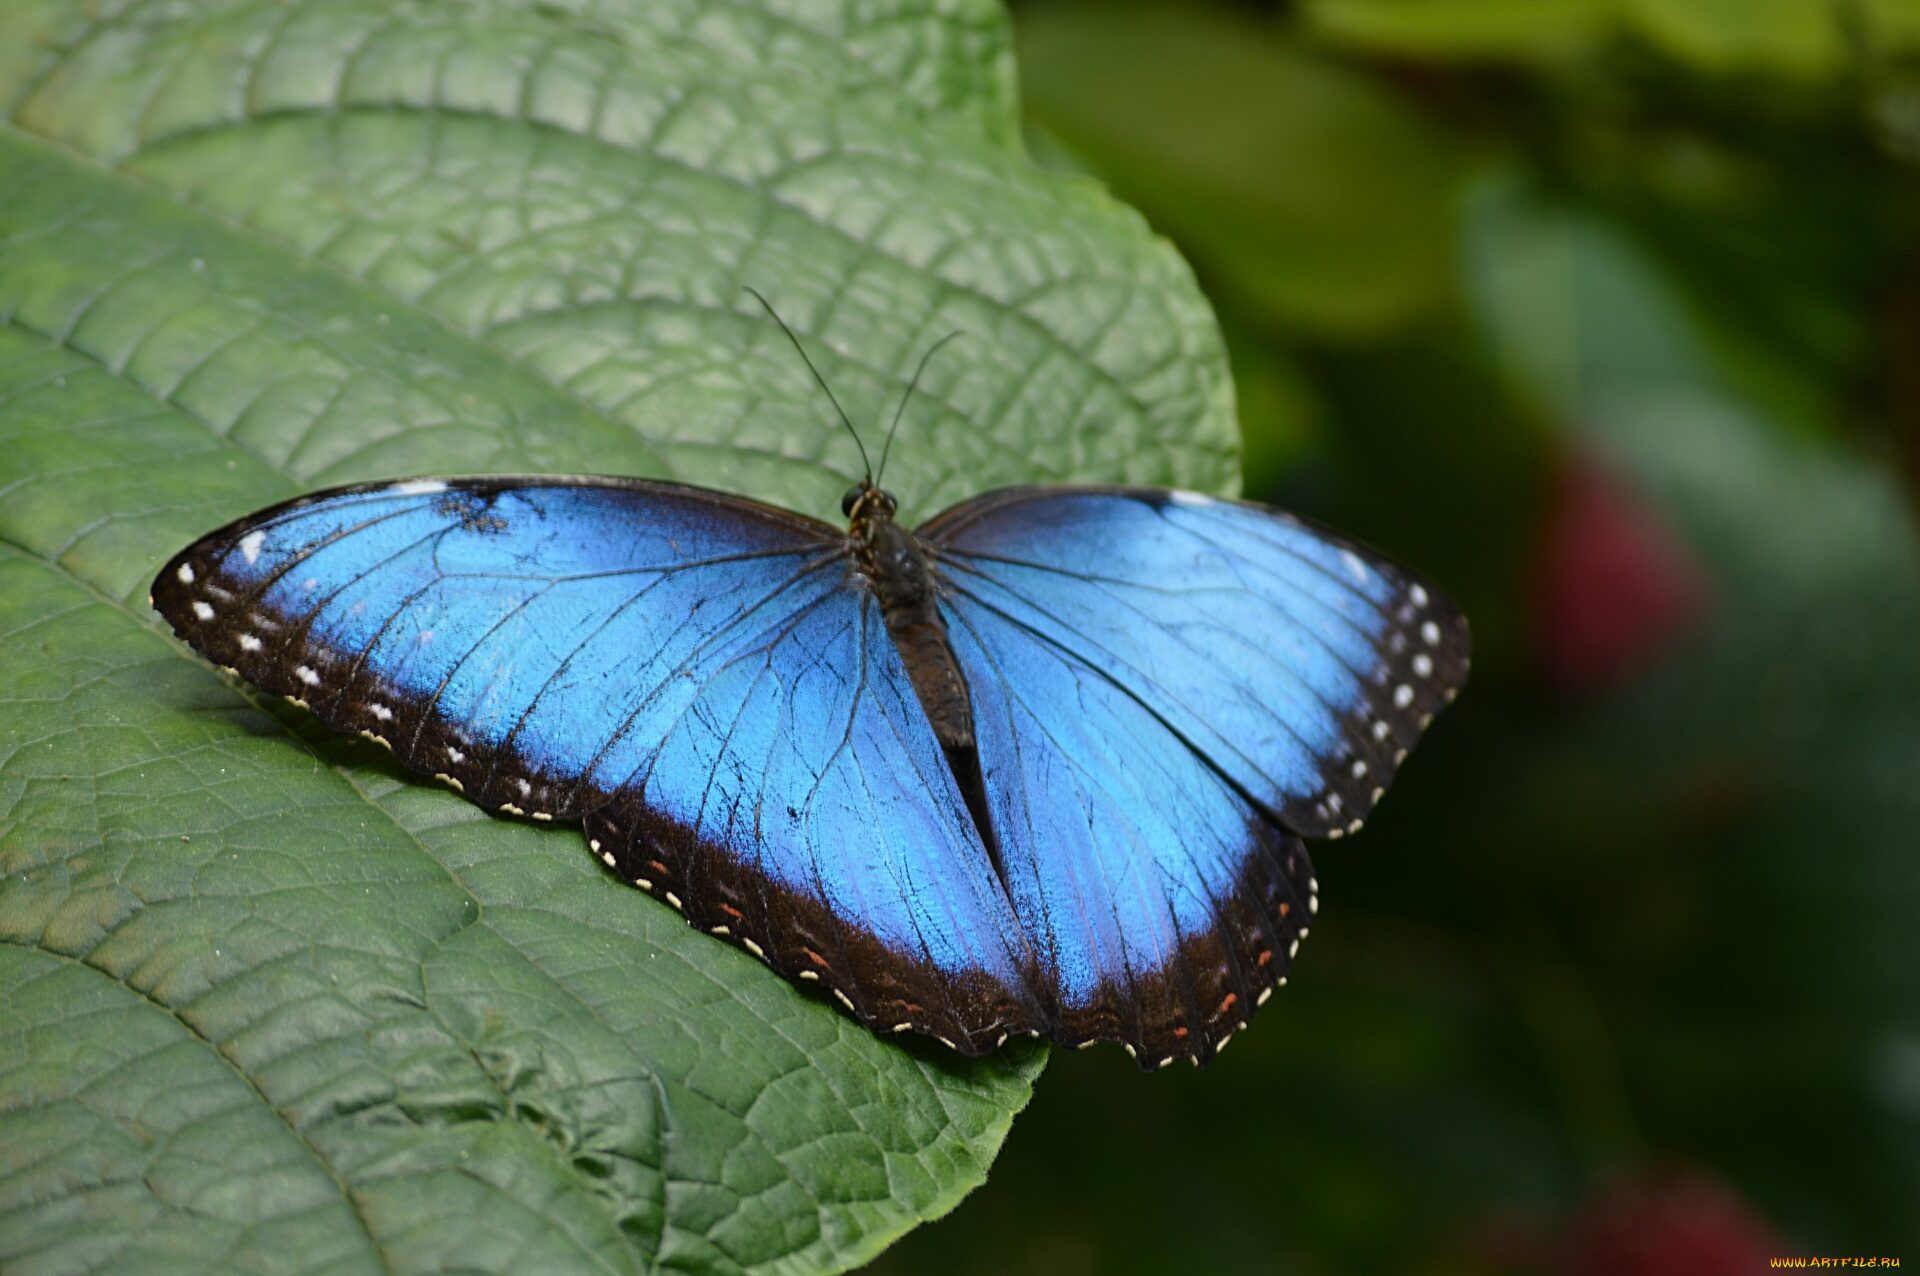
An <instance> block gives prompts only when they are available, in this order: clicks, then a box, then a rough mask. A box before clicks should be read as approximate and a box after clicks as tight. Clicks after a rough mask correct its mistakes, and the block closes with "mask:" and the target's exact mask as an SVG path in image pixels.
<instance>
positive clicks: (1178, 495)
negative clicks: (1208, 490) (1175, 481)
mask: <svg viewBox="0 0 1920 1276" xmlns="http://www.w3.org/2000/svg"><path fill="white" fill-rule="evenodd" d="M1167 499H1168V500H1170V501H1172V502H1173V503H1174V504H1175V505H1211V504H1213V498H1212V497H1211V496H1202V495H1201V494H1200V493H1198V492H1183V491H1181V490H1180V489H1178V488H1175V489H1174V490H1173V491H1171V492H1168V493H1167Z"/></svg>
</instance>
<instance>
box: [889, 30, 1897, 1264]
mask: <svg viewBox="0 0 1920 1276" xmlns="http://www.w3.org/2000/svg"><path fill="white" fill-rule="evenodd" d="M1015 19H1016V23H1017V26H1018V29H1019V39H1020V45H1019V53H1020V74H1021V92H1022V95H1023V100H1024V102H1025V104H1026V108H1027V113H1028V126H1029V137H1028V142H1029V146H1030V148H1031V149H1032V150H1033V152H1034V154H1035V155H1036V156H1037V157H1038V158H1040V159H1041V160H1042V162H1044V163H1047V164H1049V165H1050V166H1054V167H1057V168H1061V169H1064V170H1069V171H1076V172H1081V173H1086V174H1090V175H1093V176H1095V177H1097V178H1098V179H1099V180H1100V181H1102V182H1104V183H1106V184H1107V185H1108V186H1109V187H1110V188H1111V189H1112V190H1113V191H1114V192H1115V193H1116V194H1117V195H1119V196H1120V197H1121V198H1123V199H1125V200H1127V201H1128V202H1130V203H1132V204H1133V205H1134V206H1136V207H1137V208H1139V209H1140V210H1141V211H1142V212H1143V213H1144V214H1145V215H1146V216H1147V218H1148V219H1149V220H1150V221H1151V222H1152V224H1153V225H1154V226H1155V228H1156V229H1158V230H1159V231H1161V232H1162V233H1163V234H1165V235H1167V236H1168V237H1170V238H1171V239H1173V240H1174V241H1175V242H1176V243H1177V244H1178V245H1179V246H1180V248H1181V250H1182V251H1183V252H1184V253H1185V255H1186V256H1187V258H1188V259H1189V260H1190V261H1191V262H1192V263H1193V265H1194V268H1195V270H1196V271H1197V273H1198V274H1199V277H1200V280H1201V282H1202V284H1203V286H1204V287H1205V288H1206V290H1207V291H1208V293H1209V295H1210V296H1211V297H1212V299H1213V301H1214V304H1215V305H1216V307H1217V308H1218V311H1219V314H1220V319H1221V323H1222V325H1223V327H1224V329H1225V331H1226V334H1227V337H1228V341H1229V343H1230V346H1231V348H1232V353H1233V359H1234V371H1235V377H1236V381H1237V384H1238V388H1239V396H1240V414H1241V421H1242V425H1243V429H1244V432H1245V436H1246V493H1247V495H1249V496H1253V497H1258V498H1261V499H1267V500H1271V501H1275V502H1277V503H1280V504H1284V505H1287V506H1291V507H1293V508H1295V509H1298V510H1301V511H1304V512H1307V513H1311V514H1314V515H1317V516H1320V517H1322V518H1326V519H1329V520H1331V521H1333V522H1335V523H1337V524H1338V525H1340V526H1342V527H1343V528H1346V529H1349V530H1351V531H1354V532H1356V533H1358V534H1360V535H1361V536H1363V537H1365V538H1367V539H1368V540H1370V541H1372V542H1373V543H1375V544H1377V545H1379V546H1380V547H1382V548H1384V549H1386V550H1387V551H1389V552H1391V553H1393V554H1394V555H1396V556H1398V557H1400V558H1403V559H1405V560H1406V561H1408V562H1410V563H1412V564H1415V565H1416V566H1418V567H1420V568H1421V569H1423V570H1425V571H1427V572H1428V573H1430V574H1432V575H1433V576H1434V577H1435V578H1436V579H1437V580H1439V581H1440V582H1441V583H1442V584H1443V585H1445V586H1446V587H1447V588H1448V589H1449V590H1451V591H1452V592H1453V593H1454V594H1455V596H1456V597H1457V598H1458V599H1459V600H1460V601H1461V603H1462V604H1463V605H1464V606H1465V608H1466V610H1467V612H1468V614H1469V615H1470V616H1471V618H1472V620H1473V623H1474V626H1475V635H1476V645H1477V650H1476V660H1475V667H1474V676H1473V681H1472V682H1471V683H1470V684H1469V686H1468V689H1467V692H1466V694H1465V695H1464V696H1463V697H1462V698H1461V700H1460V702H1459V703H1458V704H1457V705H1456V706H1455V707H1454V708H1453V709H1452V710H1451V711H1450V712H1449V713H1448V714H1447V715H1445V716H1444V717H1443V718H1442V719H1441V720H1440V721H1439V723H1437V724H1436V726H1435V728H1434V730H1433V731H1432V732H1431V733H1430V735H1429V738H1428V741H1427V743H1426V744H1424V745H1423V746H1422V748H1421V750H1420V751H1419V753H1418V754H1417V755H1416V757H1415V758H1414V759H1413V760H1412V762H1411V763H1410V765H1409V766H1408V768H1407V769H1406V771H1405V772H1404V773H1403V776H1402V778H1401V780H1400V782H1399V783H1398V784H1397V785H1396V787H1395V788H1394V791H1393V793H1392V794H1391V795H1390V797H1389V798H1388V799H1387V800H1386V801H1385V802H1384V803H1383V805H1382V807H1381V811H1380V814H1379V816H1378V818H1377V819H1375V820H1374V821H1373V822H1371V823H1370V824H1369V826H1368V828H1367V830H1366V832H1365V833H1364V834H1363V835H1362V836H1361V837H1360V838H1358V839H1356V840H1354V841H1347V842H1341V843H1337V844H1321V845H1319V846H1318V847H1316V862H1317V864H1318V867H1319V877H1320V883H1321V893H1322V905H1323V907H1322V910H1321V914H1320V918H1319V921H1318V922H1317V923H1316V925H1315V927H1314V931H1313V936H1312V938H1311V939H1310V940H1309V941H1308V943H1307V945H1306V946H1305V947H1304V948H1303V949H1302V952H1301V955H1300V959H1299V962H1298V964H1297V966H1296V973H1295V978H1294V980H1293V982H1292V985H1291V986H1290V987H1289V988H1288V989H1286V990H1284V991H1283V993H1282V994H1281V995H1279V996H1277V997H1275V998H1274V999H1273V1001H1271V1002H1270V1003H1269V1004H1268V1006H1267V1008H1266V1009H1265V1010H1264V1011H1263V1012H1262V1013H1261V1014H1260V1015H1259V1017H1258V1018H1257V1020H1256V1021H1255V1024H1254V1027H1253V1029H1252V1031H1250V1032H1248V1033H1245V1034H1242V1035H1241V1036H1239V1037H1236V1038H1235V1040H1234V1048H1233V1049H1232V1050H1231V1051H1230V1052H1228V1053H1227V1054H1226V1055H1224V1056H1223V1057H1222V1058H1221V1060H1220V1061H1219V1062H1218V1063H1217V1064H1216V1065H1214V1066H1213V1067H1211V1068H1209V1069H1207V1070H1206V1071H1205V1072H1203V1073H1196V1072H1194V1071H1192V1070H1190V1069H1182V1070H1180V1071H1178V1072H1172V1071H1169V1072H1167V1073H1162V1074H1157V1075H1153V1076H1143V1075H1141V1074H1140V1073H1139V1072H1138V1071H1137V1070H1136V1069H1135V1068H1134V1066H1133V1065H1132V1063H1131V1062H1130V1061H1129V1060H1128V1059H1127V1057H1126V1056H1125V1055H1124V1054H1123V1053H1122V1052H1121V1051H1119V1050H1118V1049H1096V1050H1091V1051H1087V1052H1085V1053H1073V1054H1069V1053H1057V1054H1056V1056H1055V1058H1054V1061H1053V1062H1052V1064H1051V1065H1050V1066H1049V1068H1048V1070H1047V1073H1046V1075H1045V1078H1044V1079H1043V1081H1042V1082H1041V1084H1040V1087H1039V1090H1038V1093H1037V1095H1036V1097H1035V1099H1034V1101H1033V1104H1032V1106H1031V1107H1030V1108H1029V1109H1028V1110H1027V1112H1026V1113H1025V1114H1024V1115H1022V1116H1021V1117H1020V1118H1019V1120H1018V1121H1017V1122H1016V1123H1015V1126H1014V1130H1013V1133H1012V1135H1011V1137H1010V1138H1009V1140H1008V1142H1007V1145H1006V1149H1005V1151H1004V1152H1003V1154H1002V1155H1001V1157H1000V1159H999V1161H998V1163H997V1164H996V1165H995V1167H994V1170H993V1173H992V1176H991V1179H990V1181H989V1182H988V1184H987V1186H985V1187H984V1188H982V1189H981V1190H980V1191H978V1192H976V1193H975V1194H974V1195H973V1196H972V1197H971V1198H969V1199H968V1200H967V1201H966V1202H965V1203H964V1204H962V1205H961V1206H960V1208H959V1209H958V1210H957V1211H955V1212H954V1213H953V1214H952V1215H950V1216H949V1217H948V1218H946V1219H945V1220H942V1221H941V1222H938V1223H935V1224H932V1225H930V1226H927V1227H923V1228H921V1229H920V1230H919V1231H917V1232H915V1233H913V1234H911V1235H910V1236H908V1237H907V1238H906V1239H905V1240H904V1241H903V1242H901V1243H900V1244H899V1245H898V1246H897V1247H895V1248H894V1249H893V1250H892V1251H890V1252H889V1253H888V1254H887V1255H886V1256H884V1257H883V1258H882V1259H881V1260H880V1261H879V1262H878V1263H876V1264H875V1265H874V1266H873V1268H872V1269H871V1270H872V1271H873V1272H875V1273H888V1274H894V1273H928V1274H943V1273H956V1274H958V1273H996V1274H1007V1276H1020V1274H1022V1273H1060V1274H1062V1276H1075V1274H1078V1273H1104V1272H1329V1273H1347V1272H1353V1273H1374V1272H1396V1273H1398V1272H1410V1273H1423V1274H1430V1276H1438V1274H1440V1273H1457V1274H1459V1276H1467V1274H1469V1273H1515V1274H1517V1273H1535V1272H1579V1273H1587V1272H1592V1273H1609V1274H1614V1273H1618V1274H1622V1276H1634V1274H1635V1273H1655V1272H1660V1273H1667V1272H1672V1273H1676V1274H1677V1273H1682V1272H1686V1273H1717V1272H1722V1271H1724V1272H1745V1271H1750V1270H1756V1269H1763V1268H1764V1267H1765V1266H1766V1259H1767V1257H1769V1256H1772V1255H1777V1254H1822V1255H1846V1256H1882V1257H1904V1258H1906V1259H1908V1260H1910V1261H1914V1262H1920V1243H1916V1242H1920V996H1917V995H1916V993H1917V991H1920V990H1917V989H1916V975H1917V974H1920V960H1916V959H1917V958H1920V951H1917V950H1920V907H1916V903H1917V902H1920V899H1917V892H1916V886H1920V818H1916V816H1920V629H1917V628H1916V623H1917V622H1920V554H1916V543H1915V536H1914V523H1913V518H1912V498H1913V494H1914V491H1915V480H1916V476H1920V256H1917V255H1916V245H1917V241H1920V220H1916V211H1920V205H1917V202H1916V183H1915V178H1916V171H1917V170H1916V164H1920V6H1915V5H1912V4H1909V3H1907V2H1906V0H1863V2H1860V3H1845V4H1842V3H1827V0H1778V2H1777V3H1771V4H1760V3H1751V4H1738V3H1736V4H1727V3H1714V2H1713V0H1671V2H1670V3H1663V4H1658V5H1646V4H1630V3H1627V2H1626V0H1620V2H1619V3H1608V2H1607V0H1534V2H1533V3H1516V2H1515V0H1322V2H1320V3H1315V4H1308V5H1302V6H1287V5H1282V6H1278V7H1276V6H1272V5H1248V6H1243V7H1240V8H1221V7H1199V6H1188V5H1164V4H1163V5H1160V6H1156V7H1139V6H1126V5H1102V6H1098V7H1089V6H1085V5H1072V6H1069V5H1066V4H1062V3H1044V2H1034V3H1027V4H1023V5H1021V6H1019V7H1018V8H1017V9H1016V11H1015Z"/></svg>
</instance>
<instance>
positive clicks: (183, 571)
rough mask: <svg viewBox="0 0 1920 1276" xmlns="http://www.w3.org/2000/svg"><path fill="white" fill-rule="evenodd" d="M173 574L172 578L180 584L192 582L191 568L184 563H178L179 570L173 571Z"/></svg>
mask: <svg viewBox="0 0 1920 1276" xmlns="http://www.w3.org/2000/svg"><path fill="white" fill-rule="evenodd" d="M173 575H174V578H175V579H176V580H178V581H179V582H180V583H181V584H182V585H191V584H193V568H191V567H189V566H188V565H187V564H185V563H182V564H180V570H179V571H177V572H175V573H174V574H173Z"/></svg>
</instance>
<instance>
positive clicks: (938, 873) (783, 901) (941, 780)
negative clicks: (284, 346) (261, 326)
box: [153, 478, 1039, 1052]
mask: <svg viewBox="0 0 1920 1276" xmlns="http://www.w3.org/2000/svg"><path fill="white" fill-rule="evenodd" d="M153 601H154V605H155V607H156V608H157V609H158V610H159V611H160V612H161V614H162V615H164V616H166V617H167V619H168V620H169V621H170V622H172V624H173V625H174V628H175V630H176V632H178V633H179V634H180V635H181V636H182V637H183V638H185V639H186V640H187V641H188V642H189V643H191V644H192V645H193V646H194V647H195V648H196V649H198V650H199V651H201V652H202V653H203V654H205V655H207V656H209V657H210V658H212V659H214V660H216V661H218V662H219V663H221V664H223V665H226V666H230V667H232V668H234V669H235V670H237V671H238V672H239V673H241V674H242V675H243V676H245V677H246V678H247V679H248V680H249V681H250V682H252V683H253V684H254V685H256V686H258V687H261V688H263V689H264V690H267V691H272V692H277V693H279V694H282V695H287V696H291V697H295V698H297V699H299V700H300V701H302V702H303V703H305V704H307V705H308V706H309V707H310V708H311V709H312V711H313V713H314V714H315V716H316V717H318V718H319V719H320V720H321V721H322V722H325V723H326V724H327V725H328V726H331V727H333V728H335V729H337V730H343V731H361V732H364V733H366V734H369V735H371V736H373V737H375V738H377V739H379V740H381V741H382V742H384V743H386V744H388V745H389V746H390V747H391V748H392V749H393V751H394V753H395V754H396V756H397V757H398V758H399V759H400V760H401V761H402V762H404V763H405V764H406V765H408V766H409V767H411V768H413V769H415V770H417V771H421V772H425V773H429V774H438V775H440V776H443V777H444V778H446V779H447V780H448V781H449V782H450V783H452V784H453V785H454V786H455V787H457V788H459V789H460V790H461V792H463V793H464V794H465V795H466V796H467V797H469V798H470V799H471V800H473V801H475V802H476V803H478V804H480V805H482V806H485V807H488V808H490V809H500V810H505V811H507V812H509V813H512V814H524V815H528V816H531V817H532V818H534V819H574V818H585V819H586V820H587V823H588V834H589V837H590V838H591V839H592V840H593V841H594V842H595V843H596V846H595V849H596V851H597V852H598V853H599V854H600V855H601V857H602V858H603V859H605V860H606V861H607V862H608V864H609V865H610V866H612V867H614V868H615V869H616V870H617V871H619V872H620V873H621V874H622V876H623V877H625V878H626V879H627V880H630V881H635V882H636V883H637V884H639V885H642V886H643V887H644V888H646V889H648V890H650V891H652V892H653V893H654V894H655V895H657V896H659V897H661V898H663V899H665V900H667V902H669V903H671V904H673V905H674V906H676V907H678V908H680V909H682V910H683V911H684V912H685V913H686V914H687V916H688V918H689V920H691V921H692V922H694V924H696V925H698V926H701V927H702V928H703V929H707V930H709V931H715V932H717V933H720V934H723V935H726V936H728V937H730V938H731V939H732V940H734V942H736V943H739V944H741V945H742V946H744V947H746V948H748V949H750V950H751V951H754V952H755V953H756V954H757V955H760V956H761V957H762V958H763V959H765V960H766V961H767V962H768V963H769V964H770V965H772V966H774V967H775V968H776V969H777V970H780V971H781V973H783V974H786V975H788V976H790V977H796V978H809V977H811V978H817V979H819V980H820V981H821V982H822V983H824V984H825V985H826V986H827V987H829V988H832V989H833V990H835V991H836V992H838V993H839V994H840V996H841V998H842V1000H844V1001H846V1002H847V1003H848V1004H849V1005H850V1006H851V1007H852V1008H853V1009H855V1011H856V1012H857V1013H859V1014H860V1015H861V1017H862V1018H863V1019H865V1020H866V1021H867V1022H869V1023H871V1024H874V1025H875V1026H878V1027H884V1028H893V1027H896V1026H899V1025H910V1026H913V1027H917V1028H920V1029H921V1030H923V1031H929V1032H932V1033H935V1034H936V1035H940V1036H943V1037H947V1038H948V1039H950V1040H953V1041H955V1042H956V1043H958V1044H961V1045H962V1046H963V1047H966V1048H970V1049H973V1050H975V1051H976V1052H977V1051H979V1050H985V1049H989V1048H991V1047H992V1046H993V1045H994V1044H996V1039H997V1037H998V1036H1000V1035H1002V1034H1004V1033H1005V1032H1007V1031H1018V1030H1022V1029H1026V1028H1029V1027H1035V1026H1038V1024H1039V1012H1038V1009H1037V1007H1036V1006H1035V1005H1034V1004H1033V1000H1032V997H1031V995H1030V994H1029V993H1028V991H1027V985H1026V979H1025V975H1024V974H1023V969H1022V965H1023V960H1024V959H1023V957H1022V955H1021V953H1022V949H1021V942H1022V941H1021V938H1020V935H1019V931H1018V928H1017V926H1016V925H1015V924H1014V923H1013V922H1012V921H1011V919H1010V916H1009V915H1008V910H1007V907H1006V904H1005V900H1004V896H1003V895H1002V894H1001V892H1000V891H999V890H998V887H997V884H996V883H995V882H994V881H993V880H992V874H991V867H990V864H989V861H988V859H987V856H986V853H985V850H984V848H983V847H981V845H980V842H979V838H978V834H977V833H976V832H975V831H974V828H973V825H972V822H971V819H970V817H969V816H968V815H967V812H966V809H965V806H964V803H963V802H962V800H961V798H960V796H959V793H958V791H957V788H956V787H955V784H954V781H953V779H952V777H951V775H950V773H949V772H948V770H947V768H946V765H945V761H944V757H943V755H942V753H941V751H940V748H939V745H938V743H937V742H936V741H935V739H934V737H933V734H932V730H931V728H930V727H929V726H928V724H927V722H926V719H925V715H924V714H923V713H921V712H920V710H919V707H918V705H917V703H916V702H915V700H914V697H913V692H912V689H911V685H910V683H909V682H908V679H907V677H906V674H905V671H904V669H903V668H902V666H901V664H900V659H899V656H898V654H897V653H896V652H895V651H894V649H893V646H892V644H891V642H890V641H889V639H888V638H887V635H886V632H885V627H884V625H883V624H881V623H880V620H879V617H878V615H877V609H876V606H875V604H874V600H873V598H872V595H871V593H870V591H869V590H867V589H866V588H864V585H863V582H862V581H861V579H860V578H859V577H858V576H857V574H856V573H854V572H853V571H852V570H851V567H850V562H849V556H848V543H847V541H846V538H845V537H844V536H843V535H841V534H840V533H838V532H836V531H835V530H834V529H832V528H829V527H827V526H826V525H824V524H821V523H817V522H814V521H813V520H811V519H805V518H802V517H800V516H798V515H795V514H790V513H788V512H786V511H782V510H777V509H774V508H772V507H769V506H765V505H759V504H757V503H754V502H749V501H744V500H741V499H739V498H735V497H729V496H725V495H722V494H719V493H713V492H706V491H702V490H700V489H695V488H687V487H681V486H679V485H675V484H663V483H647V482H641V481H637V480H596V479H541V478H484V479H465V480H461V479H448V480H439V479H434V480H420V481H414V482H409V483H398V484H384V485H372V486H362V487H353V488H344V489H339V490H336V491H333V492H327V493H322V494H319V495H317V496H314V497H309V498H304V499H302V500H299V501H295V502H291V503H288V504H286V505H283V506H278V507H275V508H274V509H270V510H266V511H262V512H261V513H260V514H257V515H254V516H252V517H250V518H247V519H243V520H241V521H240V522H238V523H235V524H233V525H231V526H229V527H227V528H223V529H221V530H220V531H217V532H214V533H212V534H211V535H209V536H207V537H204V538H202V539H201V540H200V541H199V542H197V543H195V544H194V545H192V546H190V547H188V548H187V549H186V550H185V551H183V552H182V553H181V554H180V555H179V556H177V557H176V558H175V559H174V560H172V561H171V562H169V563H168V564H167V565H166V567H164V568H163V569H162V570H161V573H160V575H159V577H158V578H157V579H156V581H155V584H154V591H153Z"/></svg>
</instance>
